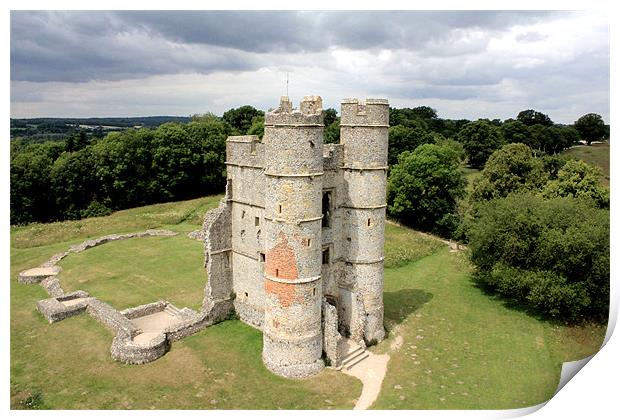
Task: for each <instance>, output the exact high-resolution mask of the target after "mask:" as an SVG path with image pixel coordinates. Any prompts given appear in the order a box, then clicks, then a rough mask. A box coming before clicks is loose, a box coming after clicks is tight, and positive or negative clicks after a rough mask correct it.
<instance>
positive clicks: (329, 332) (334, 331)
mask: <svg viewBox="0 0 620 420" xmlns="http://www.w3.org/2000/svg"><path fill="white" fill-rule="evenodd" d="M342 339H343V338H342V336H341V335H340V333H339V332H338V312H337V310H336V307H334V306H332V305H331V304H330V303H329V302H327V300H326V299H323V351H324V352H325V357H326V359H327V360H328V362H329V364H330V366H339V365H340V363H341V362H342V360H341V359H342V357H341V356H343V355H341V354H340V352H339V345H340V342H341V340H342Z"/></svg>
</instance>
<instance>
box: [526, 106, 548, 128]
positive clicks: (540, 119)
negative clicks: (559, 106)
mask: <svg viewBox="0 0 620 420" xmlns="http://www.w3.org/2000/svg"><path fill="white" fill-rule="evenodd" d="M517 120H519V121H521V122H522V123H523V124H525V125H527V126H531V125H535V124H540V125H543V126H545V127H550V126H552V125H553V121H551V118H549V116H548V115H547V114H543V113H542V112H538V111H534V110H533V109H526V110H525V111H521V112H519V114H518V115H517Z"/></svg>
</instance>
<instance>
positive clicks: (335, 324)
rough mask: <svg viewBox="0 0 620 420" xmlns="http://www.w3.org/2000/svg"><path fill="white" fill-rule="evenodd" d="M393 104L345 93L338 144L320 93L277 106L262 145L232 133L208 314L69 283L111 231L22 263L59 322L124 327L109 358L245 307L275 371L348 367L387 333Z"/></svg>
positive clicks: (208, 245)
mask: <svg viewBox="0 0 620 420" xmlns="http://www.w3.org/2000/svg"><path fill="white" fill-rule="evenodd" d="M388 122H389V107H388V102H387V100H385V99H368V100H366V102H360V101H358V100H356V99H346V100H344V101H343V102H342V110H341V120H340V144H326V145H324V144H323V127H324V126H323V110H322V103H321V98H320V97H317V96H311V97H305V98H304V99H303V101H302V102H301V105H300V107H299V109H293V107H292V104H291V102H290V101H289V100H288V98H286V97H284V98H282V99H281V102H280V106H279V108H278V109H276V110H274V111H272V112H269V113H267V115H266V116H265V134H264V137H263V141H260V140H259V138H258V137H256V136H233V137H229V138H228V139H227V141H226V159H227V160H226V165H227V183H226V193H225V195H224V198H223V199H222V200H221V201H220V204H219V206H218V207H217V208H215V209H213V210H211V211H209V212H208V213H207V214H206V216H205V220H204V224H203V227H202V230H201V231H200V232H194V233H196V234H197V236H198V237H200V238H204V250H205V267H206V270H207V276H208V281H207V284H206V286H205V294H204V300H203V303H202V306H201V308H200V310H199V311H194V310H193V309H190V308H182V309H179V308H177V307H175V306H174V305H173V304H172V303H170V302H168V301H165V300H159V301H157V302H152V303H147V304H144V305H140V306H137V307H133V308H126V309H124V310H122V311H119V310H117V309H116V308H114V307H112V306H111V305H109V304H107V303H105V302H103V301H101V300H99V299H98V298H96V297H94V296H90V295H89V294H88V293H87V292H85V291H83V290H77V291H73V292H68V291H65V290H63V288H62V287H61V285H60V281H59V279H58V274H59V273H60V271H61V267H60V266H58V263H59V262H60V261H61V260H62V259H63V258H65V257H67V256H68V255H70V254H71V253H79V252H83V251H85V250H87V249H89V248H92V247H94V246H98V245H101V244H104V243H107V242H110V241H116V240H126V239H131V238H140V237H146V236H173V235H176V234H177V233H176V232H172V231H165V230H147V231H144V232H137V233H129V234H121V235H106V236H102V237H100V238H97V239H88V240H86V241H84V242H82V243H80V244H76V245H73V246H71V247H70V248H69V249H68V250H67V251H65V252H60V253H57V254H54V255H53V256H52V257H51V258H50V259H49V260H48V261H46V262H44V263H43V264H41V265H40V266H39V267H35V268H32V269H29V270H25V271H23V272H21V273H20V274H19V276H18V280H19V282H20V283H23V284H33V283H39V284H41V286H42V287H43V288H44V289H45V290H46V291H47V293H48V295H49V298H47V299H42V300H39V301H38V302H37V305H36V306H37V309H38V310H39V312H41V314H43V316H44V317H45V319H47V320H48V322H50V323H55V322H58V321H61V320H63V319H66V318H68V317H72V316H75V315H79V314H81V313H84V312H86V313H88V314H89V315H90V316H91V317H93V318H94V319H95V320H97V321H98V322H99V323H101V324H103V325H104V326H106V327H107V328H109V329H110V330H111V331H113V332H114V333H115V336H114V339H113V341H112V347H111V356H112V358H113V359H114V360H118V361H120V362H123V363H130V364H143V363H149V362H152V361H154V360H156V359H158V358H160V357H162V356H163V355H164V354H165V353H166V352H167V351H168V350H169V349H170V345H171V343H173V342H175V341H178V340H181V339H183V338H184V337H187V336H189V335H192V334H195V333H197V332H199V331H201V330H204V329H205V328H208V327H209V326H211V325H213V324H215V323H217V322H221V321H223V320H225V319H229V318H230V317H231V316H233V315H235V314H236V316H238V317H239V318H240V319H241V320H242V321H244V322H245V323H247V324H249V325H251V326H254V327H255V328H258V329H260V330H261V331H262V332H263V361H264V363H265V366H267V368H268V369H269V370H271V371H272V372H274V373H276V374H278V375H281V376H284V377H289V378H302V377H306V376H309V375H312V374H314V373H317V372H319V371H320V370H321V369H323V367H324V365H325V362H327V363H328V364H329V365H331V366H332V367H335V368H338V369H347V370H348V369H350V368H351V367H352V366H354V365H355V364H356V363H359V362H360V361H361V360H363V359H364V358H365V357H368V352H367V351H366V350H365V346H366V345H369V344H373V343H376V342H379V341H381V340H383V338H384V335H385V332H384V329H383V242H384V228H385V209H386V202H385V200H386V172H387V150H388Z"/></svg>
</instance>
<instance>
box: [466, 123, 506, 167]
mask: <svg viewBox="0 0 620 420" xmlns="http://www.w3.org/2000/svg"><path fill="white" fill-rule="evenodd" d="M458 140H459V142H461V144H462V145H463V148H464V149H465V153H466V154H467V159H468V161H469V165H470V166H472V167H474V168H482V167H483V166H484V164H485V163H486V161H487V159H488V158H489V156H491V154H492V153H493V152H494V151H495V150H497V149H499V148H500V147H501V146H502V145H503V144H504V139H503V138H502V135H501V132H500V130H499V128H497V127H496V126H494V125H493V124H491V123H490V122H489V121H486V120H478V121H473V122H470V123H468V124H466V125H465V126H464V127H463V128H462V129H461V131H459V135H458Z"/></svg>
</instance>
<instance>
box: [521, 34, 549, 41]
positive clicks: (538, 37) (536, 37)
mask: <svg viewBox="0 0 620 420" xmlns="http://www.w3.org/2000/svg"><path fill="white" fill-rule="evenodd" d="M545 39H547V36H546V35H543V34H541V33H538V32H526V33H523V34H519V35H517V37H516V40H517V41H519V42H538V41H543V40H545Z"/></svg>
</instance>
